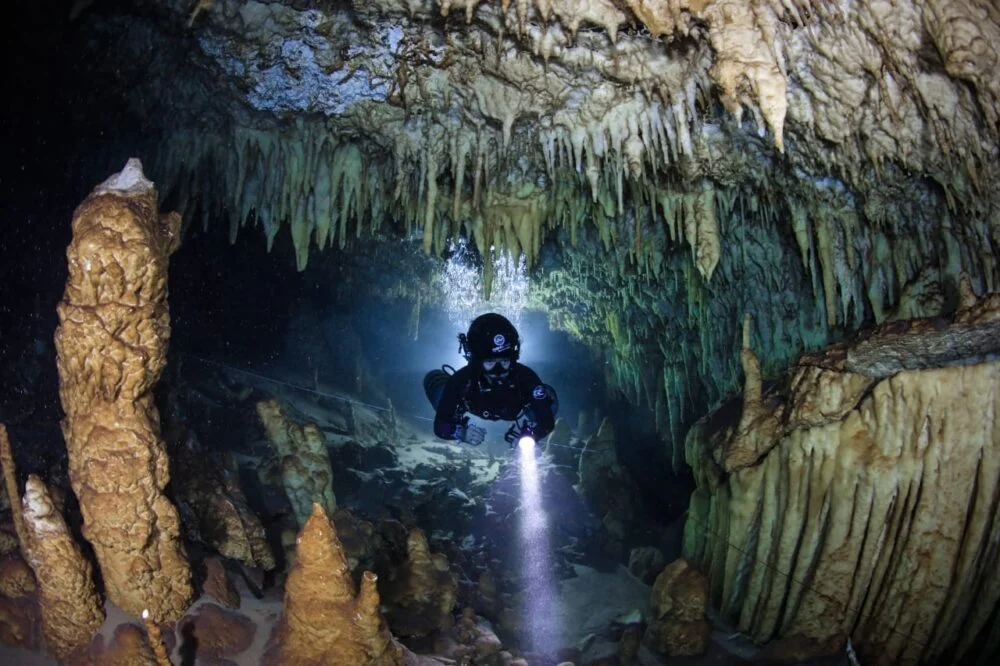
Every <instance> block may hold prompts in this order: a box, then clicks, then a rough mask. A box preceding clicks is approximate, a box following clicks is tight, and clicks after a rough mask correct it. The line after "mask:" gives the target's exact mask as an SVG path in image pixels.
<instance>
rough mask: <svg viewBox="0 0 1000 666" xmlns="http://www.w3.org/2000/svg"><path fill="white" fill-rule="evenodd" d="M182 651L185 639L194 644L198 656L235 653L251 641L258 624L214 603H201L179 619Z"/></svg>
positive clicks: (210, 657) (212, 657) (231, 654)
mask: <svg viewBox="0 0 1000 666" xmlns="http://www.w3.org/2000/svg"><path fill="white" fill-rule="evenodd" d="M177 631H178V633H179V634H180V636H181V647H180V649H181V651H182V652H183V651H185V647H184V643H185V642H186V641H191V643H192V645H194V646H196V650H197V655H198V659H199V660H201V659H220V658H225V657H234V656H236V655H238V654H240V653H241V652H244V651H245V650H246V649H247V648H249V647H250V645H251V644H252V643H253V640H254V634H255V633H256V631H257V627H256V626H255V625H254V623H253V622H252V621H251V620H250V619H249V618H246V617H244V616H243V615H240V614H239V613H235V612H232V611H229V610H226V609H225V608H222V607H220V606H217V605H215V604H210V603H206V604H201V605H200V606H198V608H197V609H196V610H195V611H194V612H193V613H188V614H187V615H185V616H184V618H183V619H182V620H181V621H180V623H178V627H177Z"/></svg>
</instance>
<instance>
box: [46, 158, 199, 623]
mask: <svg viewBox="0 0 1000 666" xmlns="http://www.w3.org/2000/svg"><path fill="white" fill-rule="evenodd" d="M156 205H157V199H156V191H155V189H154V188H153V184H152V183H151V182H150V181H148V180H146V178H145V176H144V175H143V173H142V164H141V163H140V162H139V161H138V160H136V159H132V160H129V162H128V164H127V165H126V166H125V168H124V169H123V170H122V171H121V173H118V174H115V175H114V176H112V177H111V178H109V179H108V180H107V181H105V182H104V183H103V184H101V185H99V186H98V187H97V188H96V189H95V190H94V191H93V192H92V193H91V194H90V196H88V197H87V199H86V200H85V201H84V202H83V203H82V204H80V206H79V207H78V208H77V209H76V212H75V213H74V215H73V241H72V243H71V244H70V246H69V248H68V249H67V251H66V255H67V259H68V261H69V278H68V279H67V281H66V291H65V293H64V295H63V300H62V301H61V302H60V303H59V307H58V312H59V321H60V324H59V328H58V329H57V330H56V336H55V342H56V351H57V353H58V359H57V365H58V370H59V395H60V398H61V400H62V406H63V410H64V411H65V412H66V417H65V419H64V420H63V422H62V428H63V434H64V436H65V438H66V447H67V449H68V452H69V475H70V481H71V483H72V485H73V490H74V492H75V493H76V495H77V497H78V498H79V500H80V510H81V511H82V513H83V519H84V526H83V534H84V536H85V537H86V538H87V540H88V541H90V543H91V544H92V545H93V547H94V553H95V554H96V556H97V560H98V563H99V564H100V567H101V572H102V575H103V579H104V585H105V589H106V591H107V595H108V598H110V599H111V601H113V602H114V603H116V604H118V605H119V606H120V607H122V608H123V609H125V610H126V611H128V612H130V613H133V614H135V615H139V614H140V613H141V612H142V610H143V609H145V608H148V609H149V610H150V612H151V613H152V614H153V617H155V618H156V619H157V620H161V621H162V620H172V619H176V618H178V617H180V615H181V614H182V613H183V612H184V610H185V608H186V607H187V605H188V602H189V601H190V599H191V594H192V589H191V571H190V567H189V565H188V562H187V560H186V559H185V554H184V549H183V545H182V543H181V541H180V522H179V519H178V514H177V509H176V508H175V507H174V506H173V504H171V503H170V501H169V500H168V499H167V497H166V496H165V495H164V494H163V489H164V488H165V487H166V485H167V482H168V481H169V465H168V460H167V455H166V452H165V450H164V445H163V441H162V440H161V438H160V433H159V414H158V413H157V410H156V407H155V405H154V403H153V387H154V386H155V384H156V381H157V380H158V379H159V376H160V373H161V372H162V370H163V367H164V365H165V364H166V351H167V341H168V339H169V336H170V315H169V313H168V310H167V263H168V259H169V257H170V254H171V253H172V252H173V251H174V250H176V249H177V247H178V245H179V244H180V222H181V220H180V216H178V215H177V214H176V213H171V214H169V215H162V216H161V215H159V214H158V213H157V209H156Z"/></svg>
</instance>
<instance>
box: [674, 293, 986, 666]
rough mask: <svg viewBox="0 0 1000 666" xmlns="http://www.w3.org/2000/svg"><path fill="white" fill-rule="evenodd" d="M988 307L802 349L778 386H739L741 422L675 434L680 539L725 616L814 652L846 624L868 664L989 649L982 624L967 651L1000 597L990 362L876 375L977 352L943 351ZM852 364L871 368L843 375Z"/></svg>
mask: <svg viewBox="0 0 1000 666" xmlns="http://www.w3.org/2000/svg"><path fill="white" fill-rule="evenodd" d="M998 302H1000V301H998V300H997V299H996V297H991V298H990V299H985V300H984V301H983V302H981V303H978V304H976V305H974V306H972V307H968V308H965V309H963V310H961V311H959V312H958V313H957V314H956V316H955V318H954V323H949V322H948V321H947V320H941V319H936V320H921V321H914V322H903V323H900V322H896V323H893V324H889V325H887V327H883V328H882V329H880V330H878V331H876V332H875V333H874V334H873V335H872V336H870V337H868V338H866V339H864V340H862V341H861V342H859V343H857V344H856V345H852V346H851V347H849V348H847V349H843V348H839V349H837V348H834V349H831V350H828V351H827V352H826V353H823V354H816V355H813V356H810V357H804V358H803V359H802V360H800V362H799V364H798V365H797V366H795V367H794V368H793V369H792V372H791V373H790V379H789V380H788V382H787V383H786V385H785V386H784V387H783V388H782V389H780V390H777V391H775V392H773V393H770V394H767V395H760V391H759V385H758V388H757V389H756V391H755V390H752V389H750V388H749V387H748V390H747V391H746V392H745V396H748V397H749V401H748V403H747V404H745V405H744V418H743V419H741V420H740V421H739V423H734V422H733V419H732V418H731V417H727V416H725V414H726V413H727V412H728V413H732V410H731V409H729V410H726V409H720V411H719V412H718V413H717V414H712V415H709V416H708V417H706V418H705V419H703V420H702V421H701V422H699V423H698V424H697V425H696V426H695V427H694V428H693V429H692V430H691V432H690V434H689V436H688V440H687V459H688V462H689V463H690V464H691V465H692V467H693V468H694V471H695V477H696V480H697V483H698V488H697V490H696V491H695V493H694V496H693V497H692V502H691V510H690V514H689V520H688V524H687V527H686V533H685V544H684V550H685V554H686V555H687V556H688V557H689V558H690V559H692V560H693V561H695V562H698V563H699V564H700V565H701V566H702V567H703V568H704V570H705V571H707V572H708V575H709V578H710V580H711V584H712V597H713V599H714V601H715V603H717V604H719V605H720V606H721V610H722V613H723V616H724V617H726V618H728V619H731V620H733V621H735V622H736V623H737V624H738V626H739V628H740V630H741V631H743V632H745V633H747V634H749V635H750V636H751V637H752V638H753V639H754V640H756V641H759V642H765V641H768V640H771V639H775V638H784V639H793V640H792V642H794V644H795V645H797V646H799V647H801V646H802V645H813V646H815V649H816V650H817V651H820V652H829V651H831V650H835V649H838V648H839V647H841V646H842V645H843V643H844V641H845V639H846V638H847V637H848V636H850V637H851V638H852V641H853V644H854V646H855V647H856V649H857V651H858V654H859V656H860V657H861V661H862V663H866V664H868V663H871V664H889V663H892V664H897V663H899V664H910V663H913V664H915V663H932V662H935V661H936V660H939V659H942V658H947V659H948V660H955V661H957V660H960V659H962V658H974V657H975V655H976V654H992V652H991V651H995V650H996V649H997V648H998V646H1000V635H998V634H997V633H996V632H995V631H994V632H993V633H992V634H990V637H989V638H988V640H987V641H986V643H985V645H977V646H976V647H975V648H974V647H973V644H974V641H975V639H976V637H977V635H979V634H980V632H982V631H984V630H985V629H986V627H987V623H988V622H989V621H990V618H991V617H993V616H994V615H995V612H996V610H995V609H996V608H997V606H998V604H1000V553H998V551H997V550H996V548H995V547H994V542H995V535H996V534H997V532H998V530H1000V516H998V514H997V512H996V511H995V507H996V506H997V504H998V502H1000V462H998V461H1000V423H998V419H1000V416H998V414H1000V409H998V408H1000V363H997V362H995V361H993V362H980V363H975V364H971V365H953V366H951V367H938V368H928V369H922V370H904V371H901V372H898V373H897V374H893V375H891V376H888V377H884V378H879V377H881V376H882V375H884V374H885V372H884V371H892V370H893V368H898V367H902V368H908V367H924V366H926V365H928V364H934V363H941V362H943V361H948V362H952V363H963V362H967V361H978V360H982V359H981V358H980V357H979V356H974V357H973V358H972V359H962V358H960V354H959V355H956V354H955V351H961V350H962V349H964V348H965V347H964V344H965V343H964V341H966V340H968V339H969V338H968V336H967V334H968V332H969V329H970V327H974V326H979V325H982V324H983V323H984V322H989V321H991V320H992V318H993V317H995V316H996V313H997V309H996V308H997V304H998ZM949 332H954V333H955V335H956V336H957V338H958V340H957V342H956V344H955V345H954V346H952V348H951V351H950V352H947V353H944V351H945V350H947V349H948V343H947V339H948V335H949ZM911 336H912V337H911ZM922 336H930V340H931V341H930V343H929V344H928V345H921V344H920V342H919V340H920V339H921V337H922ZM928 351H930V352H932V353H931V354H930V356H928V355H927V354H926V352H928ZM938 352H942V353H938ZM852 358H853V359H855V360H858V359H864V362H863V363H861V362H860V361H859V362H858V363H857V364H855V365H854V366H853V367H855V368H856V369H859V370H860V369H862V368H866V369H871V373H870V374H871V375H872V376H869V375H868V374H859V373H858V372H852V371H850V370H848V369H846V368H845V359H846V360H847V361H848V362H850V359H852ZM753 381H759V380H757V379H754V380H753ZM749 383H751V373H748V384H749ZM747 414H750V415H751V417H750V418H747V417H746V415H747ZM984 636H986V634H984ZM788 644H791V643H788ZM977 650H978V652H977Z"/></svg>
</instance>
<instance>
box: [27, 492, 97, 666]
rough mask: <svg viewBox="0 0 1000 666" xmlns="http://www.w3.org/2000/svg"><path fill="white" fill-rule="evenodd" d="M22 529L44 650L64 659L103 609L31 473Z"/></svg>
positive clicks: (87, 570)
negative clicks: (32, 573)
mask: <svg viewBox="0 0 1000 666" xmlns="http://www.w3.org/2000/svg"><path fill="white" fill-rule="evenodd" d="M24 524H25V530H26V531H27V533H28V535H29V537H28V538H29V542H30V544H31V546H30V547H29V548H28V563H29V564H30V565H31V568H32V569H33V570H34V572H35V577H36V578H37V580H38V601H39V607H40V610H41V615H42V633H43V634H44V636H45V645H46V647H47V649H48V651H49V652H51V653H52V654H53V655H55V656H56V657H57V658H58V659H66V658H67V657H69V655H70V654H71V653H72V652H73V651H74V650H75V649H77V648H79V647H81V646H84V645H86V644H87V643H88V642H89V641H90V639H91V638H93V636H94V634H96V633H97V632H98V631H99V630H100V628H101V625H102V624H103V623H104V605H103V602H102V600H101V598H100V597H99V596H98V595H97V590H96V588H95V587H94V575H93V571H92V570H91V567H90V562H89V561H88V560H87V558H85V557H84V556H83V553H82V552H80V547H79V546H78V545H77V544H76V541H74V540H73V534H72V533H71V532H70V530H69V527H67V525H66V521H65V520H63V517H62V514H60V513H59V511H57V510H56V508H55V506H54V505H53V503H52V499H51V498H50V497H49V493H48V489H47V488H46V487H45V484H43V483H42V481H41V479H39V478H38V477H37V476H35V475H34V474H32V475H31V476H29V477H28V482H27V484H25V489H24Z"/></svg>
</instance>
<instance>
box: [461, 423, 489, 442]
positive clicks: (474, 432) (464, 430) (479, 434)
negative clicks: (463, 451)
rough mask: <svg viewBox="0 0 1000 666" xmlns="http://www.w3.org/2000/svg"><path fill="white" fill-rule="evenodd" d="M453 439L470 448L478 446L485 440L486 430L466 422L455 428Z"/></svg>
mask: <svg viewBox="0 0 1000 666" xmlns="http://www.w3.org/2000/svg"><path fill="white" fill-rule="evenodd" d="M455 439H457V440H459V441H462V442H465V443H466V444H470V445H472V446H479V445H480V444H482V443H483V440H484V439H486V428H481V427H480V426H477V425H476V424H474V423H469V422H468V421H466V422H465V423H459V424H458V425H457V426H455Z"/></svg>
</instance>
